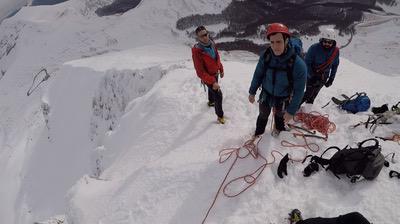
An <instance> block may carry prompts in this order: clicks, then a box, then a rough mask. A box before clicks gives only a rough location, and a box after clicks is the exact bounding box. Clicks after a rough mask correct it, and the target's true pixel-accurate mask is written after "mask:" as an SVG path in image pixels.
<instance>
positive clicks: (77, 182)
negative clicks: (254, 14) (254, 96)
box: [0, 0, 400, 224]
mask: <svg viewBox="0 0 400 224" xmlns="http://www.w3.org/2000/svg"><path fill="white" fill-rule="evenodd" d="M234 2H236V1H234ZM244 2H245V1H244ZM260 2H261V1H260ZM125 3H126V2H125V1H111V0H85V1H82V0H69V1H66V2H63V3H61V4H57V5H46V6H35V7H23V8H22V9H21V10H20V11H19V12H18V13H17V14H16V15H15V16H13V17H11V18H8V19H6V20H3V21H2V23H1V24H0V70H1V73H0V114H1V116H0V179H1V184H0V198H1V200H0V201H1V202H0V223H11V224H13V223H16V224H20V223H34V222H37V223H60V222H63V223H69V224H72V223H85V224H87V223H113V224H114V223H201V221H202V220H203V218H204V217H205V214H206V212H207V209H208V208H209V206H210V204H211V202H212V199H213V198H214V195H215V193H216V191H217V190H218V186H219V184H220V183H221V181H222V179H223V177H224V175H225V174H226V172H227V169H228V168H229V164H228V163H229V162H230V160H229V161H227V163H226V164H222V165H220V164H218V159H219V157H218V152H219V150H221V149H223V148H229V147H238V146H240V145H241V144H243V143H244V141H245V140H247V139H248V138H249V137H250V135H251V133H252V132H253V130H254V126H255V119H256V117H257V114H258V108H257V106H256V105H251V104H249V103H248V101H247V90H248V87H249V84H250V80H251V77H252V73H253V71H254V68H255V65H256V62H257V60H258V58H257V56H256V55H254V54H252V53H248V52H243V51H232V52H222V59H223V64H224V66H225V70H226V72H225V73H226V77H225V78H224V79H223V80H221V82H222V90H223V93H224V97H225V98H224V109H225V111H226V116H227V119H228V121H227V124H226V125H224V126H222V125H218V124H216V123H215V115H214V114H213V112H212V110H211V109H210V108H208V107H207V105H206V104H205V102H206V94H205V93H204V91H203V89H202V87H201V86H200V83H199V80H198V79H197V77H196V76H195V73H194V70H193V64H192V61H191V53H190V48H189V47H188V45H191V44H193V43H194V40H193V39H192V38H191V36H190V33H191V32H192V30H193V26H188V27H186V29H184V30H181V29H178V28H177V24H178V21H180V20H182V18H190V17H191V16H193V15H205V14H216V15H217V14H221V13H223V12H224V10H226V9H227V8H229V6H230V5H231V3H232V2H231V1H228V0H224V1H218V2H216V1H211V0H203V1H194V0H165V1H156V0H144V1H140V2H139V1H132V2H131V3H133V4H129V6H127V5H125ZM385 3H387V2H385ZM392 3H393V1H391V2H389V3H387V4H384V5H382V4H381V5H380V6H381V8H382V10H383V12H382V11H379V10H377V11H369V12H366V11H365V12H363V14H362V15H363V17H362V19H361V20H360V21H358V22H357V25H356V26H354V29H355V35H354V36H353V38H352V41H351V42H350V44H349V45H348V46H347V47H345V48H343V49H342V52H341V55H342V58H341V65H340V68H339V73H338V78H337V81H336V82H335V84H334V86H332V87H331V88H328V89H324V90H323V91H322V92H321V96H319V97H318V99H317V102H316V103H315V105H314V106H313V107H312V108H306V109H307V110H317V111H320V112H321V113H328V114H329V116H330V119H331V120H332V121H334V122H335V123H336V125H337V130H336V131H335V132H334V133H333V134H332V135H331V136H330V137H329V140H328V141H327V142H324V141H317V143H318V144H319V145H320V147H321V149H325V148H327V147H328V146H330V145H338V146H340V147H344V146H346V145H347V144H351V145H352V144H355V142H358V141H361V140H363V139H365V138H369V137H371V136H372V135H371V134H370V133H369V132H368V130H366V129H363V128H361V127H360V128H358V129H356V131H349V125H350V124H355V123H357V122H359V121H361V120H365V119H366V117H367V116H366V115H367V114H368V113H362V114H357V115H352V114H346V113H344V112H343V111H340V110H338V109H337V108H336V107H334V106H328V107H326V108H325V109H321V108H320V107H321V105H323V104H325V103H326V102H327V101H328V100H329V99H330V97H331V96H338V95H340V94H341V93H346V94H349V95H350V94H352V93H354V92H355V91H367V92H368V94H369V96H370V97H371V99H372V102H373V105H374V106H380V105H382V104H383V103H389V104H391V105H392V104H395V103H397V102H398V101H399V100H400V99H399V97H398V88H399V81H400V80H399V79H400V73H399V72H398V71H399V69H400V65H399V64H398V63H396V62H397V61H398V57H399V55H400V46H399V44H398V43H399V40H400V29H399V26H400V23H399V21H400V20H399V16H398V14H399V13H400V11H399V8H398V5H396V4H397V2H394V3H393V4H392ZM126 7H128V8H129V9H128V10H125V9H127V8H126ZM107 10H110V11H107ZM121 10H122V11H121ZM124 10H125V11H124ZM99 12H103V13H105V14H104V15H109V14H114V13H116V14H115V15H111V16H103V14H101V15H102V16H99V14H100V13H99ZM106 12H107V13H106ZM122 12H125V13H123V14H121V13H122ZM319 25H321V24H319ZM331 25H333V24H331ZM209 27H210V29H211V30H214V31H215V33H217V32H218V31H219V30H222V29H224V28H226V24H225V25H224V23H221V24H219V23H218V24H214V25H210V26H209ZM318 27H319V28H320V29H322V28H323V26H322V27H320V26H318ZM338 32H339V31H338ZM349 37H350V36H349V35H347V36H346V35H344V36H343V37H341V39H340V41H342V42H341V43H342V45H344V44H345V43H347V40H348V39H349ZM223 38H227V39H223ZM229 38H231V37H221V38H220V39H218V38H217V39H218V40H217V41H224V40H230V39H229ZM248 39H251V40H254V41H255V42H257V41H258V42H257V43H262V42H261V41H263V40H262V39H258V40H257V38H251V37H248ZM317 39H318V36H313V35H311V34H308V35H307V36H304V42H305V45H306V46H305V47H306V48H307V47H308V46H309V45H310V44H311V43H312V42H314V41H316V40H317ZM399 130H400V127H399V125H389V126H384V127H379V128H378V129H377V130H376V133H375V135H381V136H386V135H389V134H391V133H392V131H399ZM282 139H288V140H290V141H293V142H296V141H298V140H296V139H294V138H293V137H292V136H291V135H290V134H289V133H285V134H283V135H282V136H281V137H280V138H278V139H272V138H271V137H270V135H269V131H267V133H266V134H265V136H264V137H263V139H262V140H261V142H260V144H259V150H260V153H261V154H262V155H264V156H265V157H267V159H268V160H270V159H272V157H271V154H270V152H271V151H272V149H275V150H279V151H281V153H286V152H290V153H293V155H294V156H299V157H301V156H302V155H303V154H304V149H303V148H295V149H287V148H284V147H282V146H281V140H282ZM382 144H383V153H384V154H385V155H386V154H388V153H391V152H396V151H397V150H398V145H397V144H396V143H393V142H383V143H382ZM278 157H279V156H278ZM279 159H280V158H279ZM260 163H261V161H259V160H257V161H254V160H252V159H250V158H249V159H246V160H243V161H240V165H238V167H236V168H235V170H233V173H232V176H231V178H234V177H236V176H240V175H243V172H244V173H245V172H247V171H253V170H254V169H256V168H257V167H258V166H259V165H260ZM277 166H278V164H277V163H275V164H272V165H269V166H267V167H266V169H265V171H264V172H263V173H262V175H261V176H260V178H259V179H258V181H257V182H256V184H255V185H254V186H253V187H251V188H249V189H248V190H247V191H246V192H245V193H243V194H242V195H240V196H238V197H235V198H226V197H224V196H222V195H220V196H219V198H218V200H217V202H216V204H215V205H214V207H213V209H212V210H211V212H210V215H209V217H208V218H207V222H206V223H285V222H286V221H285V220H284V219H285V217H286V214H287V212H288V211H289V210H290V209H292V208H299V209H301V210H302V211H303V213H304V216H306V217H312V216H335V215H339V214H341V213H344V212H350V211H354V210H357V211H360V212H362V213H363V214H364V215H365V216H366V217H367V218H368V219H370V220H371V221H372V222H374V223H396V221H397V220H398V218H397V217H398V213H399V209H398V201H399V199H400V194H399V193H398V192H399V183H398V180H393V179H389V178H388V172H389V169H383V171H382V172H381V174H380V176H379V177H378V178H377V179H376V180H374V181H363V182H360V183H357V184H351V183H350V182H349V181H347V180H346V179H342V180H337V179H336V178H335V177H334V176H333V175H331V174H329V173H325V171H320V173H318V174H316V175H313V176H312V177H310V178H308V179H307V178H304V177H303V176H302V173H301V172H302V170H303V169H304V166H305V165H304V164H290V165H289V167H288V172H289V176H288V177H287V178H285V179H283V180H281V179H279V178H278V177H277V176H276V169H277ZM390 169H395V170H400V165H399V164H397V163H393V164H391V167H390ZM240 187H241V186H233V188H232V189H231V190H232V191H233V192H235V191H237V190H239V189H241V188H240Z"/></svg>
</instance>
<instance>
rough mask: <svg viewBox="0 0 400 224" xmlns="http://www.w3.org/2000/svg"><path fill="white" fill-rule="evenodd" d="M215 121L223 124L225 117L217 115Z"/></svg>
mask: <svg viewBox="0 0 400 224" xmlns="http://www.w3.org/2000/svg"><path fill="white" fill-rule="evenodd" d="M217 121H218V122H219V123H220V124H225V118H224V117H218V119H217Z"/></svg>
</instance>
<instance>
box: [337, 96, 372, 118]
mask: <svg viewBox="0 0 400 224" xmlns="http://www.w3.org/2000/svg"><path fill="white" fill-rule="evenodd" d="M342 97H343V98H345V99H344V100H338V99H337V98H335V97H332V101H333V102H334V103H335V104H337V105H339V107H340V108H342V109H343V110H345V111H348V112H351V113H353V114H355V113H358V112H363V111H367V110H368V109H369V107H370V106H371V100H370V99H369V97H368V96H367V94H366V93H356V94H354V95H353V96H351V97H348V96H346V95H345V94H342Z"/></svg>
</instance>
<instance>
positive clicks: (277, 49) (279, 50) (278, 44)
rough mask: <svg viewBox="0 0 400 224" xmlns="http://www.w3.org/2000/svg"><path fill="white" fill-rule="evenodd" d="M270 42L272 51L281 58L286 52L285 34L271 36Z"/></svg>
mask: <svg viewBox="0 0 400 224" xmlns="http://www.w3.org/2000/svg"><path fill="white" fill-rule="evenodd" d="M269 41H270V42H271V48H272V51H273V52H274V54H275V55H276V56H279V55H281V54H283V52H285V40H284V39H283V34H281V33H276V34H272V35H271V36H269Z"/></svg>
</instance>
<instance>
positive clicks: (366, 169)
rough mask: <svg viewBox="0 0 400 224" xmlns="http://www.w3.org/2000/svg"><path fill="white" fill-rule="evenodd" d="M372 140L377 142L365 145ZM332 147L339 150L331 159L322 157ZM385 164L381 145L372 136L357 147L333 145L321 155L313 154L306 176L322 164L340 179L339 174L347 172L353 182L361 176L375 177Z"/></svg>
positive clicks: (305, 172)
mask: <svg viewBox="0 0 400 224" xmlns="http://www.w3.org/2000/svg"><path fill="white" fill-rule="evenodd" d="M371 141H372V142H374V143H375V144H373V145H368V146H365V143H367V142H371ZM331 149H336V150H337V152H336V153H335V154H334V155H333V156H332V157H331V158H330V159H324V158H322V156H323V155H324V154H325V153H326V152H327V151H329V150H331ZM308 157H309V156H307V157H306V158H305V159H304V161H303V162H305V161H306V159H307V158H308ZM384 164H385V157H384V156H383V155H382V153H381V146H380V145H379V142H378V140H377V139H375V138H371V139H367V140H364V141H362V142H360V143H358V147H357V148H351V147H349V146H346V147H345V148H343V149H339V148H338V147H336V146H332V147H329V148H328V149H326V150H325V151H324V152H323V153H322V155H321V156H320V157H318V156H312V158H311V163H310V164H309V165H308V166H307V167H306V168H305V169H304V176H306V177H307V176H310V175H311V173H313V172H314V171H318V165H321V166H322V167H323V168H325V166H327V167H326V168H325V169H326V170H330V171H331V172H332V173H333V174H334V175H335V176H336V177H337V178H339V179H340V177H339V176H338V175H341V174H345V175H346V176H347V177H348V178H350V180H351V182H352V183H355V182H356V181H357V180H358V179H359V178H360V177H361V176H362V177H364V178H365V179H367V180H372V179H374V178H375V177H377V176H378V174H379V173H380V171H381V170H382V167H383V166H384Z"/></svg>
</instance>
